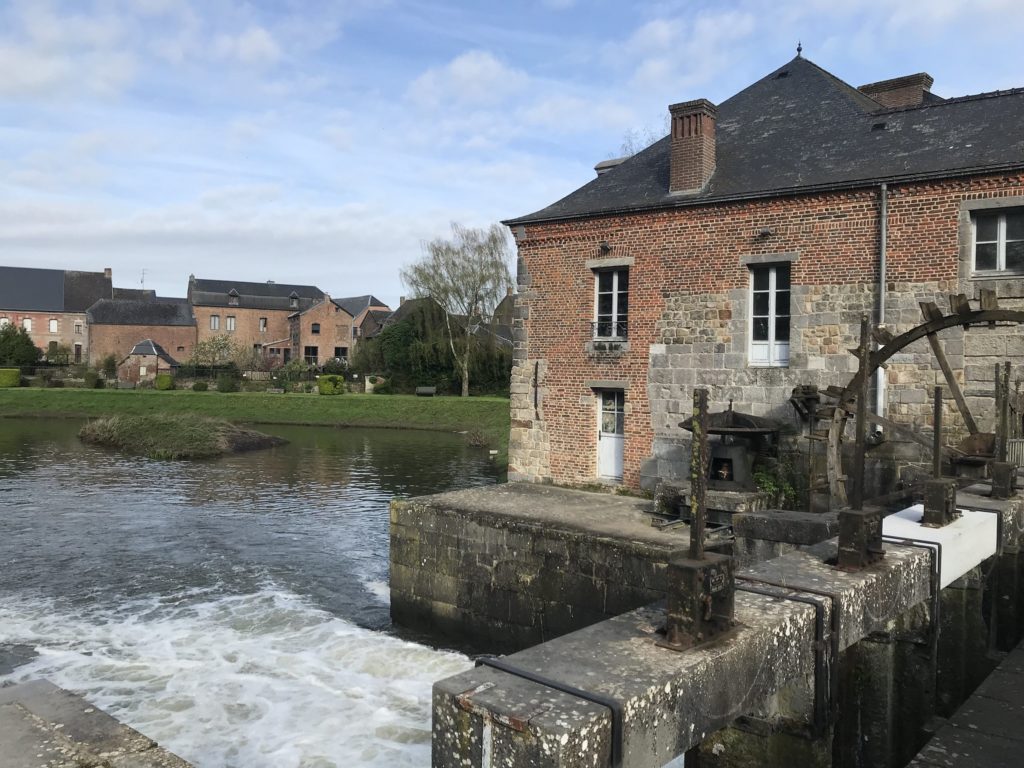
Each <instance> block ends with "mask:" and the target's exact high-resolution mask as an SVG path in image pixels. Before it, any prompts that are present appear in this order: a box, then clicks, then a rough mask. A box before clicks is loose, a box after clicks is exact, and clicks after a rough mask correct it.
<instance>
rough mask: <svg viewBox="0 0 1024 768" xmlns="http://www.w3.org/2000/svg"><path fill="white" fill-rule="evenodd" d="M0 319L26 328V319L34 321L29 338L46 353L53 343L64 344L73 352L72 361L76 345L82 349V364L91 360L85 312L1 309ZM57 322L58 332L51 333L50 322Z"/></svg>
mask: <svg viewBox="0 0 1024 768" xmlns="http://www.w3.org/2000/svg"><path fill="white" fill-rule="evenodd" d="M0 318H6V319H7V321H8V322H9V323H10V324H11V325H16V326H18V327H19V328H22V327H24V321H25V319H26V318H28V319H30V320H31V321H32V330H31V331H29V336H30V337H32V343H33V344H35V345H36V346H37V347H39V348H40V349H41V350H43V352H44V353H45V352H46V350H47V349H49V346H50V343H51V342H56V343H57V344H63V345H65V346H67V348H68V349H69V350H71V360H72V361H74V359H75V345H76V344H79V345H81V347H82V351H81V355H82V362H87V361H88V359H89V334H88V330H87V328H86V323H85V313H84V312H23V311H21V310H5V309H0ZM51 320H56V321H57V330H56V332H55V333H51V332H50V321H51Z"/></svg>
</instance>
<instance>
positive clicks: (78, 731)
mask: <svg viewBox="0 0 1024 768" xmlns="http://www.w3.org/2000/svg"><path fill="white" fill-rule="evenodd" d="M0 765H2V766H3V768H190V766H189V764H188V763H186V762H185V761H184V760H182V759H181V758H180V757H177V756H175V755H172V754H171V753H170V752H168V751H167V750H165V749H163V748H161V747H160V746H158V745H157V743H156V742H155V741H152V740H151V739H148V738H146V737H145V736H143V735H142V734H141V733H139V732H138V731H136V730H134V729H132V728H129V727H128V726H126V725H123V724H121V723H119V722H118V721H117V720H115V719H114V718H113V717H111V716H110V715H108V714H106V713H105V712H102V711H101V710H99V709H97V708H96V707H94V706H92V705H90V704H89V703H88V702H87V701H86V700H85V699H83V698H82V697H80V696H76V695H75V694H73V693H71V692H69V691H65V690H64V689H62V688H58V687H57V686H55V685H53V684H52V683H49V682H47V681H45V680H34V681H32V682H28V683H21V684H19V685H12V686H7V687H4V688H0Z"/></svg>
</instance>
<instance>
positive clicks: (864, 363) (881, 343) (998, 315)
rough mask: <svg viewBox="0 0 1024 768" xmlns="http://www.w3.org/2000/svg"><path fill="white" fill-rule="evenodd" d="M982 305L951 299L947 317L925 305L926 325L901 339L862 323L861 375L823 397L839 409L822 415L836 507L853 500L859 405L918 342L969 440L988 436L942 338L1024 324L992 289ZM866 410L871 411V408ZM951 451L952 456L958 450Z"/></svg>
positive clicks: (894, 429) (897, 430) (895, 426)
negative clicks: (849, 455) (847, 436)
mask: <svg viewBox="0 0 1024 768" xmlns="http://www.w3.org/2000/svg"><path fill="white" fill-rule="evenodd" d="M979 304H980V307H979V308H978V309H973V308H972V307H971V305H970V302H969V300H968V299H967V296H966V295H964V294H962V293H961V294H956V295H950V296H949V305H950V313H949V314H948V315H946V314H943V312H942V310H941V309H939V307H938V306H937V305H936V304H935V303H934V302H931V301H927V302H921V312H922V314H923V315H924V322H923V323H922V324H921V325H918V326H915V327H914V328H911V329H910V330H909V331H906V332H905V333H902V334H900V335H899V336H894V335H893V334H892V333H890V332H889V331H887V330H886V329H884V328H877V327H875V328H872V327H870V326H869V325H868V322H867V317H866V316H865V318H864V319H863V321H862V331H861V343H860V345H859V346H858V347H857V348H856V349H852V350H850V351H851V352H852V353H853V354H855V355H857V356H858V358H859V359H860V365H859V367H858V370H857V373H856V374H855V375H854V377H853V378H852V379H851V380H850V382H849V383H848V384H847V385H846V386H845V387H843V388H839V387H828V388H827V389H826V390H825V392H824V394H825V395H827V396H829V397H832V398H834V399H835V401H836V402H835V405H832V406H826V408H825V409H824V411H823V412H822V411H820V412H819V417H824V418H826V419H829V425H828V437H827V441H828V442H827V451H826V456H827V473H828V488H829V492H830V493H831V496H832V499H833V502H834V503H835V504H837V505H840V506H842V505H845V504H846V503H847V496H848V493H847V491H848V488H847V477H848V475H847V474H846V473H844V472H843V465H842V442H843V435H844V433H845V431H846V423H847V421H848V420H849V419H850V418H852V417H853V416H854V415H855V414H856V412H857V405H858V400H859V399H860V398H866V397H867V383H868V382H869V381H870V380H871V377H872V376H873V375H874V374H875V372H876V371H877V370H878V369H879V367H885V364H886V362H887V361H888V360H889V359H890V358H891V357H892V356H893V355H895V354H898V353H899V352H901V351H903V350H905V349H906V348H907V347H909V346H910V345H911V344H913V343H914V342H915V341H919V340H921V339H927V340H928V343H929V345H930V346H931V350H932V353H933V354H934V356H935V359H936V361H937V363H938V365H939V368H940V369H941V370H942V374H943V376H944V378H945V381H946V386H947V388H948V390H949V392H950V393H951V394H952V396H953V400H954V401H955V402H956V406H957V409H958V410H959V412H960V414H961V416H962V417H963V419H964V424H965V425H966V427H967V430H968V432H969V433H970V436H971V438H969V439H975V441H976V442H977V438H979V437H980V436H981V435H982V434H983V433H979V430H978V425H977V422H976V421H975V420H974V416H973V415H972V414H971V411H970V409H969V408H968V407H967V400H966V399H965V398H964V395H963V391H962V390H961V389H960V385H959V382H957V380H956V378H955V377H954V375H953V370H952V368H950V366H949V362H948V361H947V359H946V355H945V352H944V351H943V347H942V343H941V341H940V339H939V334H940V333H942V331H945V330H947V329H950V328H955V327H957V326H962V327H963V328H964V330H967V329H969V328H971V327H974V326H981V325H984V326H988V327H994V326H996V325H997V324H998V325H1004V326H1005V325H1008V324H1010V325H1013V324H1015V325H1024V311H1020V310H1013V309H1000V308H999V304H998V301H997V299H996V295H995V292H994V291H991V290H987V289H982V291H981V295H980V300H979ZM870 339H873V340H874V341H875V342H876V343H877V344H878V348H877V349H875V350H872V349H871V348H870ZM864 410H865V412H866V411H867V409H866V408H865V409H864ZM865 417H866V419H867V421H869V422H871V423H874V424H878V425H880V426H882V427H884V428H885V429H887V430H889V431H890V432H891V433H892V434H896V435H899V436H901V437H904V438H906V439H909V440H911V441H913V442H916V443H919V444H921V445H923V446H925V447H926V448H929V449H931V441H930V440H929V439H928V438H926V437H924V436H922V435H921V434H920V433H919V432H917V431H915V430H914V429H912V428H910V427H907V426H905V425H903V424H899V423H897V422H894V421H892V420H890V419H887V418H885V417H883V416H879V415H877V414H873V413H868V412H866V413H865ZM863 449H864V446H858V451H855V454H857V453H858V452H859V454H860V462H861V466H860V467H859V471H861V472H863V467H862V462H863ZM950 451H951V452H953V449H950ZM855 458H856V455H855Z"/></svg>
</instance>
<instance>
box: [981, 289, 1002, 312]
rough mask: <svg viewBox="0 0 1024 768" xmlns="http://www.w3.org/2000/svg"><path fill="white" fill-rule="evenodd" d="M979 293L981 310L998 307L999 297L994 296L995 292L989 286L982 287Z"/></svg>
mask: <svg viewBox="0 0 1024 768" xmlns="http://www.w3.org/2000/svg"><path fill="white" fill-rule="evenodd" d="M980 295H981V309H982V311H987V310H994V309H999V299H997V298H996V292H995V291H993V290H992V289H991V288H982V289H981V292H980Z"/></svg>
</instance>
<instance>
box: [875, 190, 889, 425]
mask: <svg viewBox="0 0 1024 768" xmlns="http://www.w3.org/2000/svg"><path fill="white" fill-rule="evenodd" d="M888 238H889V185H888V184H885V183H883V184H881V185H880V186H879V187H878V325H879V327H883V328H884V327H885V291H886V285H887V280H886V248H887V246H888ZM885 401H886V398H885V368H883V367H882V366H879V367H878V372H877V373H876V374H875V413H876V414H878V415H879V416H885ZM881 432H882V427H881V425H878V428H877V429H876V430H875V434H876V435H880V434H881Z"/></svg>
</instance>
